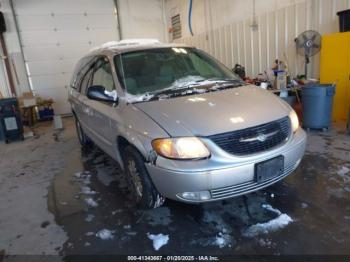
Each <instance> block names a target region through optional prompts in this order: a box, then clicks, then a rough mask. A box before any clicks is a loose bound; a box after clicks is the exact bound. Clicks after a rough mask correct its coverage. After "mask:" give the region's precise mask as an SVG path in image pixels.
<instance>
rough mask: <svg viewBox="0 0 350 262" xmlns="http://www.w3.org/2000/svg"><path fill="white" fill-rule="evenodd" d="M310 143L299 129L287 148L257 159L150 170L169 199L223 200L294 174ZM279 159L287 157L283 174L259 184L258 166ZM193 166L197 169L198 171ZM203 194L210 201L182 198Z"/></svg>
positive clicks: (176, 164) (179, 164)
mask: <svg viewBox="0 0 350 262" xmlns="http://www.w3.org/2000/svg"><path fill="white" fill-rule="evenodd" d="M306 140H307V139H306V133H305V132H304V131H303V130H302V129H301V128H299V129H298V131H297V132H296V133H295V134H294V135H293V136H292V137H291V138H290V139H289V141H288V142H287V143H286V144H284V145H282V146H280V147H278V148H276V149H273V150H271V151H268V152H264V153H261V154H257V155H254V156H248V157H232V161H230V160H229V159H220V161H221V163H222V164H221V165H219V164H217V163H219V162H220V161H218V159H215V157H214V159H211V160H201V162H196V161H192V162H190V163H188V161H184V162H182V161H174V160H172V161H171V162H167V161H169V160H164V161H159V163H160V164H156V165H153V164H147V165H146V167H147V170H148V172H149V174H150V176H151V179H152V181H153V183H154V185H155V187H156V188H157V190H158V191H159V192H160V193H161V194H162V195H163V196H165V197H167V198H170V199H174V200H178V201H182V202H189V203H198V202H208V201H215V200H221V199H225V198H231V197H236V196H239V195H243V194H247V193H250V192H253V191H257V190H260V189H262V188H264V187H267V186H269V185H272V184H274V183H276V182H277V181H279V180H281V179H283V178H284V177H286V176H288V175H289V174H291V173H292V172H293V171H294V170H295V169H296V168H297V166H298V165H299V163H300V161H301V158H302V157H303V155H304V152H305V148H306ZM279 155H283V156H284V172H283V174H282V175H280V176H278V177H274V178H271V179H270V180H267V181H264V182H263V183H256V182H255V180H254V176H255V173H254V169H255V168H254V167H255V164H256V163H259V162H262V161H265V160H268V159H271V158H274V157H276V156H279ZM215 160H216V161H215ZM214 161H215V164H213V163H214ZM186 162H187V163H186ZM160 165H162V166H160ZM193 165H197V166H198V168H197V169H198V170H196V168H194V166H193ZM200 191H208V192H209V194H210V197H209V198H208V199H206V200H188V199H184V198H182V197H181V196H180V194H181V193H183V192H200Z"/></svg>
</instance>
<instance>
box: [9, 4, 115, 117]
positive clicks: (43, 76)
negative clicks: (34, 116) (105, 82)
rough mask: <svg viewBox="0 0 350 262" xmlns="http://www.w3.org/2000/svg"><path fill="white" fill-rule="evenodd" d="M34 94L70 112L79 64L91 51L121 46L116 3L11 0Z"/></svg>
mask: <svg viewBox="0 0 350 262" xmlns="http://www.w3.org/2000/svg"><path fill="white" fill-rule="evenodd" d="M13 5H14V10H15V15H16V18H17V21H18V29H19V35H20V41H21V45H22V49H23V54H24V58H25V64H26V68H27V74H28V76H29V81H30V84H31V88H32V89H33V91H34V92H35V93H36V94H38V95H39V96H41V97H43V98H53V99H54V102H55V103H54V109H55V112H56V113H58V114H66V113H69V112H70V107H69V105H68V102H67V94H68V92H67V88H68V84H69V81H70V78H71V73H72V71H73V68H74V65H75V63H76V61H77V60H78V59H79V58H80V57H82V56H83V55H85V54H86V53H87V52H88V51H89V50H90V49H91V48H92V47H94V46H97V45H100V44H102V43H104V42H107V41H111V40H117V39H118V31H117V20H116V17H115V13H114V2H113V0H105V1H98V0H74V1H70V0H61V1H57V0H45V1H41V0H30V1H28V0H13Z"/></svg>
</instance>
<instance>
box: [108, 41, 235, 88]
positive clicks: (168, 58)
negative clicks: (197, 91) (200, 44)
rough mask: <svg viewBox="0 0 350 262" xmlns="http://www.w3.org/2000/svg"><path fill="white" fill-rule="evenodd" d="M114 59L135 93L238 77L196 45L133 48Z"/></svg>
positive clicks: (127, 83) (122, 77) (122, 75)
mask: <svg viewBox="0 0 350 262" xmlns="http://www.w3.org/2000/svg"><path fill="white" fill-rule="evenodd" d="M114 60H115V64H116V70H117V71H118V77H120V82H121V83H123V84H124V87H125V88H126V90H127V92H128V93H129V94H132V95H138V94H144V93H147V92H154V91H158V90H161V89H164V88H168V87H179V86H181V85H183V84H185V83H187V82H190V81H203V80H205V79H225V80H230V79H231V80H236V79H237V77H236V76H235V75H234V74H233V73H232V72H231V70H229V69H228V68H226V67H225V66H224V65H222V64H220V63H218V62H217V61H215V60H214V59H213V58H211V57H210V56H208V55H207V54H205V53H204V52H202V51H200V50H198V49H195V48H186V47H180V48H177V47H173V48H157V49H156V48H155V49H149V50H141V51H132V52H128V53H123V54H121V55H117V56H115V57H114Z"/></svg>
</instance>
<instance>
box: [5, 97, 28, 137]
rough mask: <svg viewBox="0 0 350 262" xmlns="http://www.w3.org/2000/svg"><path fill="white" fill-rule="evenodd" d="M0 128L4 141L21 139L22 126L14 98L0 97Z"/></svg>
mask: <svg viewBox="0 0 350 262" xmlns="http://www.w3.org/2000/svg"><path fill="white" fill-rule="evenodd" d="M0 129H1V132H2V135H3V139H4V140H5V142H6V143H8V142H10V141H14V140H19V139H23V126H22V120H21V115H20V112H19V107H18V101H17V99H16V98H5V99H0Z"/></svg>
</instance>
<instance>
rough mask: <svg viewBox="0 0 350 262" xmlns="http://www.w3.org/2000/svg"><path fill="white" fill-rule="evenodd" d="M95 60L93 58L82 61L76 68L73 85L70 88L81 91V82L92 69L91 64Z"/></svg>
mask: <svg viewBox="0 0 350 262" xmlns="http://www.w3.org/2000/svg"><path fill="white" fill-rule="evenodd" d="M93 59H94V58H93V57H91V56H90V57H84V58H83V59H81V60H80V61H79V62H78V64H77V66H76V68H75V71H74V73H73V77H72V79H71V83H70V86H71V87H72V88H74V89H79V88H78V87H79V83H80V81H81V79H82V78H83V76H84V75H85V73H86V71H87V70H89V69H90V68H91V64H92V60H93Z"/></svg>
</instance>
